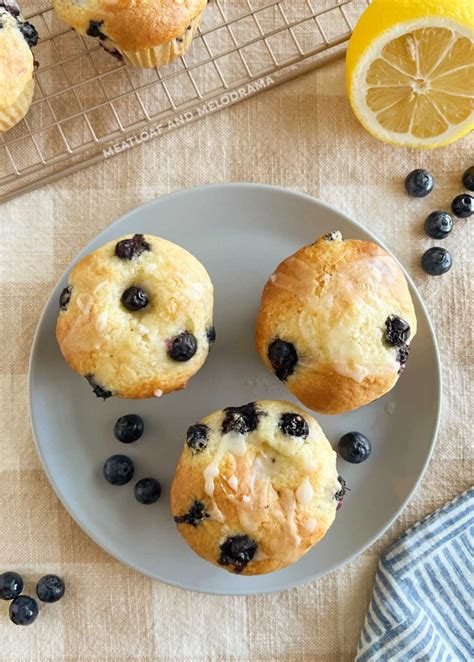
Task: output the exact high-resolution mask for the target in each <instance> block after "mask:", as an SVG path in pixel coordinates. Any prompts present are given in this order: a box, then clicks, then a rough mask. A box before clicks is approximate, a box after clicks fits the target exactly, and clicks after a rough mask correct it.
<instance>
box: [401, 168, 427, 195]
mask: <svg viewBox="0 0 474 662" xmlns="http://www.w3.org/2000/svg"><path fill="white" fill-rule="evenodd" d="M433 186H434V180H433V175H432V174H431V173H430V172H428V170H421V169H417V170H412V172H410V174H409V175H407V177H406V179H405V188H406V191H407V193H408V195H411V196H412V197H414V198H424V197H425V196H427V195H428V194H429V193H431V191H432V190H433Z"/></svg>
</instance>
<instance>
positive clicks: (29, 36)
mask: <svg viewBox="0 0 474 662" xmlns="http://www.w3.org/2000/svg"><path fill="white" fill-rule="evenodd" d="M18 27H19V28H20V32H21V34H22V35H23V37H24V38H25V41H26V43H27V44H28V46H29V47H30V48H33V46H36V44H37V43H38V39H39V37H38V32H37V31H36V28H35V26H34V25H32V24H31V23H28V21H25V22H24V23H19V24H18Z"/></svg>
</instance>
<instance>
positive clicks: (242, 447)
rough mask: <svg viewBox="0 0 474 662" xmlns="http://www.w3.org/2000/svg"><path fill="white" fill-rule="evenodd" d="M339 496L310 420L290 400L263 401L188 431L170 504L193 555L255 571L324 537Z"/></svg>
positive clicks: (332, 464)
mask: <svg viewBox="0 0 474 662" xmlns="http://www.w3.org/2000/svg"><path fill="white" fill-rule="evenodd" d="M344 492H345V483H344V481H343V480H342V479H341V478H339V477H338V474H337V470H336V453H335V452H334V451H333V449H332V448H331V445H330V443H329V441H328V440H327V439H326V437H325V436H324V433H323V431H322V430H321V428H320V427H319V425H318V423H317V421H316V420H315V419H314V418H313V417H312V416H310V415H309V414H307V413H306V412H305V411H303V410H302V409H300V408H299V407H297V406H295V405H293V404H291V403H290V402H281V401H277V400H262V401H259V402H251V403H249V404H247V405H243V406H242V407H226V408H225V409H223V410H221V411H216V412H214V413H213V414H211V415H210V416H207V417H206V418H204V419H202V420H201V421H200V422H199V423H196V424H194V425H192V426H191V427H190V428H189V429H188V432H187V438H186V444H185V446H184V449H183V452H182V454H181V457H180V460H179V463H178V466H177V469H176V473H175V476H174V479H173V484H172V487H171V510H172V514H173V516H174V520H175V522H176V524H177V526H178V530H179V532H180V533H181V535H182V536H183V538H184V539H185V540H186V542H187V543H188V544H189V545H190V547H191V548H192V549H193V550H194V551H195V552H196V554H199V556H201V557H202V558H203V559H205V560H207V561H210V562H211V563H214V564H216V565H218V566H220V567H222V568H224V569H225V570H228V571H229V572H234V573H237V574H243V575H258V574H264V573H268V572H273V571H275V570H280V569H281V568H284V567H286V566H288V565H291V564H292V563H294V562H295V561H297V560H298V559H300V558H301V557H302V556H303V555H304V554H306V552H308V551H309V550H310V549H311V548H312V547H313V546H314V545H315V544H316V543H317V542H318V541H319V540H321V539H322V538H323V537H324V535H325V534H326V532H327V530H328V529H329V527H330V526H331V524H332V523H333V521H334V518H335V516H336V510H337V508H338V506H339V505H340V502H341V501H342V498H343V496H344Z"/></svg>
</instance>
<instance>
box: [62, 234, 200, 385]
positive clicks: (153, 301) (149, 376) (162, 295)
mask: <svg viewBox="0 0 474 662" xmlns="http://www.w3.org/2000/svg"><path fill="white" fill-rule="evenodd" d="M122 239H123V238H122ZM145 240H146V242H148V244H149V246H150V250H148V251H145V252H143V253H142V254H141V255H140V256H139V257H136V258H134V259H132V260H122V259H119V258H118V257H116V255H115V246H116V244H117V242H118V241H120V238H119V239H116V240H114V241H111V242H109V243H108V244H106V245H105V246H102V247H101V248H99V249H98V250H96V251H94V252H93V253H91V254H90V255H87V256H86V257H85V258H83V259H82V260H81V261H80V262H79V263H78V264H77V265H76V266H75V267H74V269H73V270H72V271H71V273H70V275H69V286H70V288H71V296H70V301H69V303H68V306H67V309H66V310H62V311H61V312H60V314H59V317H58V321H57V326H56V337H57V340H58V343H59V346H60V349H61V352H62V354H63V356H64V358H65V360H66V362H67V363H68V365H69V366H70V367H71V368H72V369H73V370H75V371H76V372H78V373H79V374H80V375H83V376H88V375H91V376H93V378H94V382H95V383H96V384H98V385H99V386H101V387H102V388H104V389H105V390H107V391H111V392H112V394H113V395H116V396H117V397H124V398H151V397H154V396H155V397H159V396H160V395H161V394H165V393H169V392H171V391H176V390H179V389H182V388H184V387H185V386H186V384H187V382H188V381H189V379H190V378H191V377H192V376H193V375H194V374H195V373H196V372H197V371H198V370H199V368H200V367H201V366H202V365H203V363H204V361H205V360H206V358H207V356H208V352H209V341H208V338H207V330H208V329H209V327H210V326H212V309H213V287H212V283H211V281H210V279H209V276H208V274H207V272H206V270H205V269H204V267H203V266H202V264H201V263H200V262H199V261H198V260H197V259H196V258H195V257H193V256H192V255H191V254H190V253H188V252H187V251H185V250H184V249H183V248H181V247H179V246H176V244H173V243H171V242H169V241H166V240H164V239H160V238H159V237H154V236H152V235H145ZM131 286H136V287H140V288H141V289H143V290H145V292H146V293H147V294H148V296H149V304H148V305H147V306H146V308H144V309H143V310H141V311H137V312H130V311H129V310H127V309H126V308H125V307H124V306H123V304H122V303H121V297H122V294H123V293H124V291H125V290H126V289H128V288H129V287H131ZM183 331H188V332H189V333H192V334H193V335H194V336H195V338H196V340H197V344H198V349H197V351H196V353H195V355H194V356H193V357H192V358H191V359H190V360H189V361H185V362H177V361H173V360H172V359H171V358H170V357H169V355H168V349H169V343H170V340H171V339H172V338H174V337H176V336H177V335H179V334H180V333H182V332H183Z"/></svg>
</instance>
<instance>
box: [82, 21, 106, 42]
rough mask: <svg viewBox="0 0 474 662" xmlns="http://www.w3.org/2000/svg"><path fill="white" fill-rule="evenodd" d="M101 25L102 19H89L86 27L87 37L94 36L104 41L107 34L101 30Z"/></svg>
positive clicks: (102, 23)
mask: <svg viewBox="0 0 474 662" xmlns="http://www.w3.org/2000/svg"><path fill="white" fill-rule="evenodd" d="M103 25H104V21H89V27H88V28H87V32H86V34H87V35H89V37H96V38H97V39H100V40H101V41H105V40H106V39H107V35H106V34H104V33H103V32H102V30H101V27H102V26H103Z"/></svg>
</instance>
